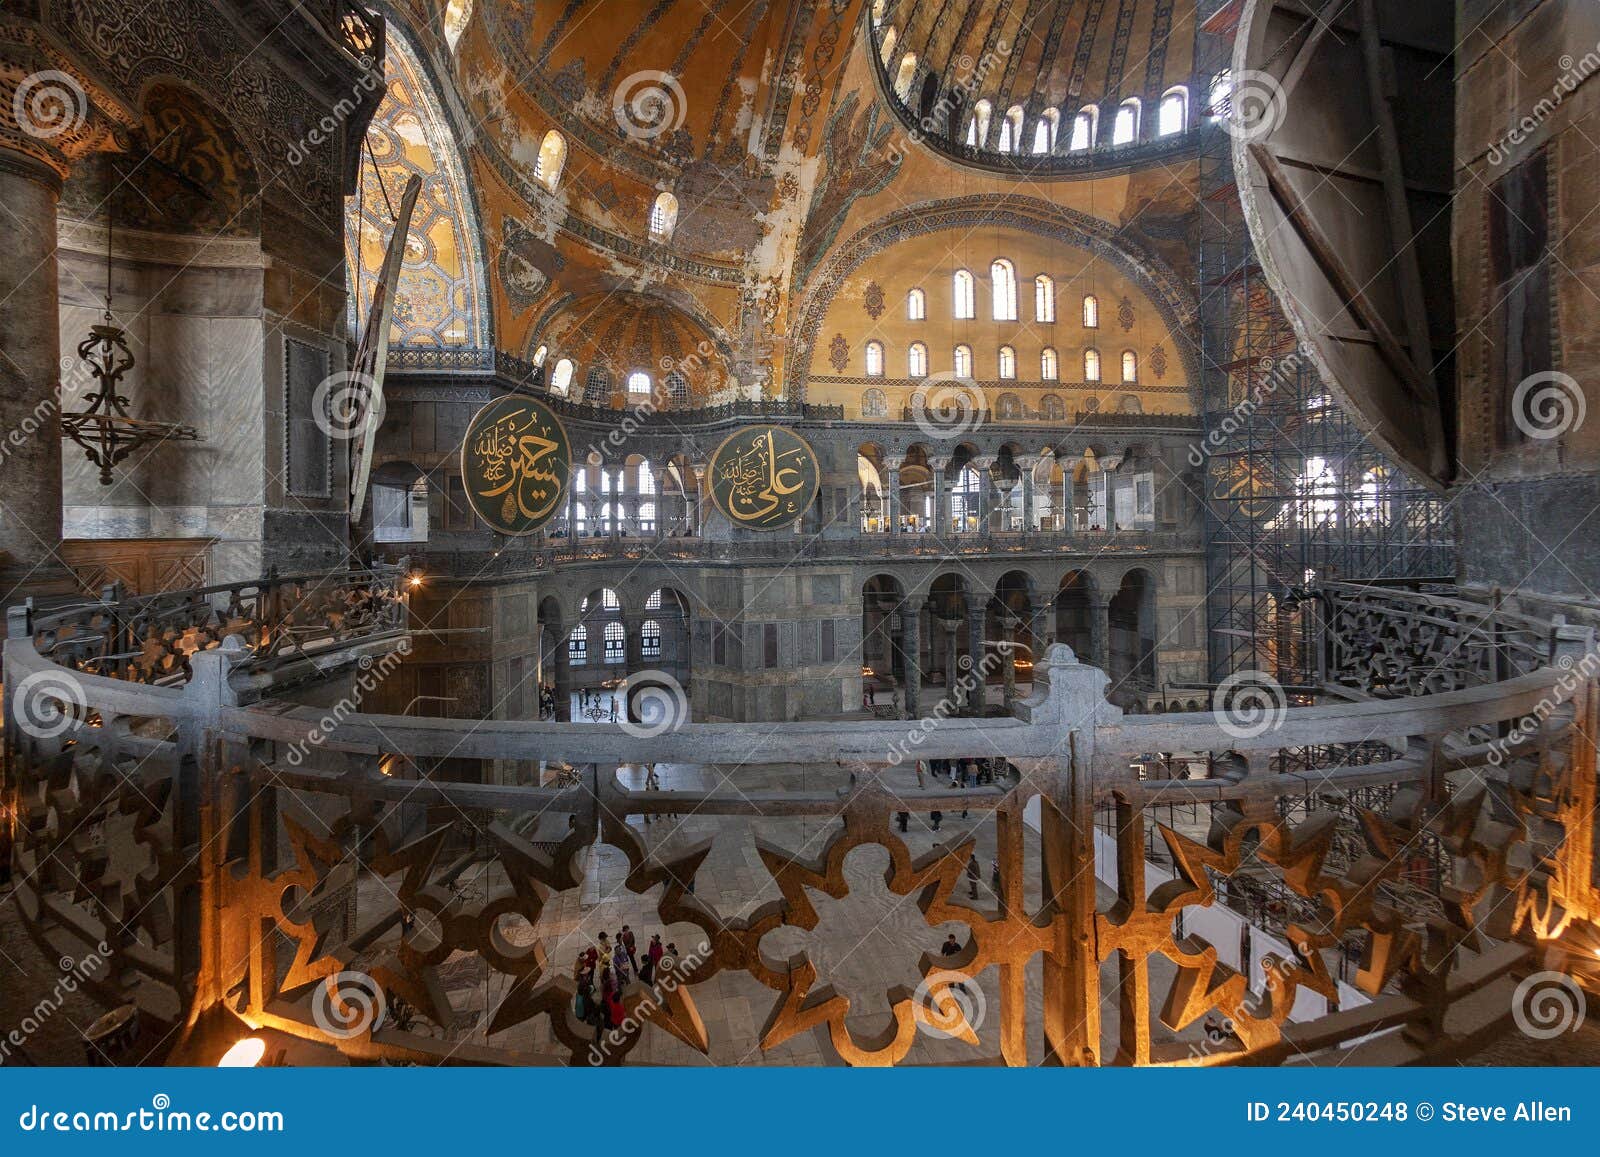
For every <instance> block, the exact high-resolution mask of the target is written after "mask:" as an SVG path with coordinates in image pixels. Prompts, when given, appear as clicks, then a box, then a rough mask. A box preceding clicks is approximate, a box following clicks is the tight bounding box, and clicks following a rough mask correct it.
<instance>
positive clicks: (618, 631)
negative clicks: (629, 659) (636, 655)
mask: <svg viewBox="0 0 1600 1157" xmlns="http://www.w3.org/2000/svg"><path fill="white" fill-rule="evenodd" d="M627 653H628V632H627V630H626V629H624V627H623V625H622V624H621V623H618V622H610V623H607V624H606V662H607V663H620V662H622V661H623V658H624V657H625V656H626V655H627Z"/></svg>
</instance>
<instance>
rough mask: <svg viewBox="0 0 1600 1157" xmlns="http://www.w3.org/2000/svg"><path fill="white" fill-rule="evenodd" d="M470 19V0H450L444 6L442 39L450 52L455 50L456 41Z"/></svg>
mask: <svg viewBox="0 0 1600 1157" xmlns="http://www.w3.org/2000/svg"><path fill="white" fill-rule="evenodd" d="M471 19H472V0H450V2H449V3H448V4H446V5H445V6H444V39H445V43H446V44H448V45H449V46H450V50H451V51H452V52H454V51H455V47H456V41H458V40H460V39H461V34H462V33H463V32H465V31H466V30H467V21H469V20H471Z"/></svg>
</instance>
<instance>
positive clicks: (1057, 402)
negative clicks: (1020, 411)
mask: <svg viewBox="0 0 1600 1157" xmlns="http://www.w3.org/2000/svg"><path fill="white" fill-rule="evenodd" d="M1039 412H1040V413H1041V414H1043V415H1044V416H1045V418H1047V419H1048V420H1050V421H1055V422H1058V421H1060V420H1061V419H1063V418H1065V417H1066V416H1067V407H1066V405H1065V403H1063V402H1062V401H1061V399H1060V398H1059V397H1058V396H1056V395H1055V394H1046V395H1045V396H1044V397H1042V398H1040V399H1039Z"/></svg>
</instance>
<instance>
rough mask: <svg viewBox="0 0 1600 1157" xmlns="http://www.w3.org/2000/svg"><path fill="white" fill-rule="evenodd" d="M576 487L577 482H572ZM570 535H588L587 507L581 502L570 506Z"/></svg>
mask: <svg viewBox="0 0 1600 1157" xmlns="http://www.w3.org/2000/svg"><path fill="white" fill-rule="evenodd" d="M574 485H575V486H576V485H577V480H574ZM572 533H573V534H577V535H583V534H588V533H589V507H588V506H587V505H586V504H585V503H582V502H574V503H573V504H572Z"/></svg>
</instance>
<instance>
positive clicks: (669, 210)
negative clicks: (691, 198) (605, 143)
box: [533, 129, 678, 241]
mask: <svg viewBox="0 0 1600 1157" xmlns="http://www.w3.org/2000/svg"><path fill="white" fill-rule="evenodd" d="M566 164H567V138H566V137H564V136H562V135H561V134H560V133H559V132H557V131H556V130H555V129H551V130H550V131H549V132H547V133H545V134H544V139H543V140H542V141H541V142H540V143H539V152H538V155H537V156H535V157H534V160H533V175H534V177H535V178H536V179H537V180H538V181H539V183H540V184H541V185H543V186H544V187H545V188H546V189H548V190H549V191H550V192H552V193H554V192H555V191H556V189H557V188H558V187H559V186H560V184H561V171H562V170H563V169H564V168H565V167H566ZM677 227H678V198H677V197H675V196H673V195H672V194H671V193H657V194H656V199H655V201H653V202H652V203H651V205H650V239H651V240H652V241H666V240H669V239H670V238H671V237H672V232H673V230H674V229H676V228H677Z"/></svg>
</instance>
